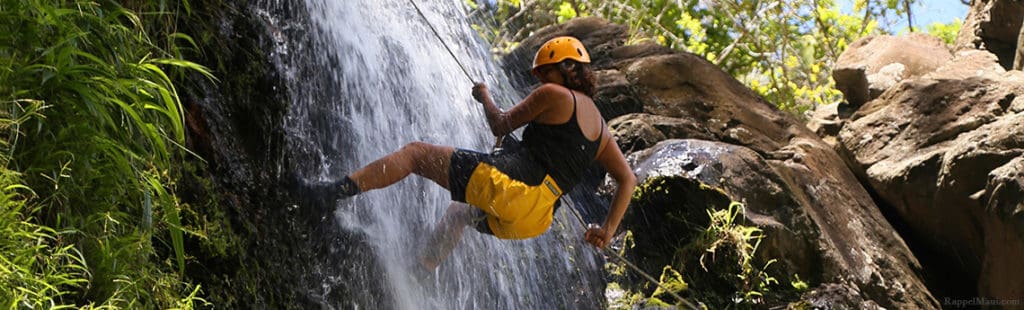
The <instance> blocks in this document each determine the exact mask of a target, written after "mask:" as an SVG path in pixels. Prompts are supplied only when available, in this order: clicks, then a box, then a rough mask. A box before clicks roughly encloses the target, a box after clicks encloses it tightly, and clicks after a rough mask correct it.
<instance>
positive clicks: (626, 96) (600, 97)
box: [594, 69, 643, 121]
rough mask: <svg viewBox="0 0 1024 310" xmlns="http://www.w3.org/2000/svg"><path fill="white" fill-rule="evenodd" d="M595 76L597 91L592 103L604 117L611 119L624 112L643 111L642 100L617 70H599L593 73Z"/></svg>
mask: <svg viewBox="0 0 1024 310" xmlns="http://www.w3.org/2000/svg"><path fill="white" fill-rule="evenodd" d="M594 75H595V77H596V78H597V85H598V86H597V87H598V88H597V91H596V93H595V94H594V104H595V105H597V108H598V109H599V110H601V116H603V117H604V119H605V120H606V121H607V120H611V119H613V118H616V117H619V116H621V115H624V114H629V113H637V112H640V111H643V102H641V101H640V100H639V98H638V97H639V96H638V94H637V93H636V90H635V89H633V85H632V84H630V83H629V81H628V80H626V76H625V75H624V74H622V72H619V70H614V69H611V70H600V71H597V72H595V73H594Z"/></svg>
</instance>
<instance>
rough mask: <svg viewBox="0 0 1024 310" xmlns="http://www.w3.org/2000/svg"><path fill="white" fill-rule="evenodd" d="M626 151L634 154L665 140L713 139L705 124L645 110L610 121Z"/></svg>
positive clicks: (614, 133)
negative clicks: (649, 112) (647, 112)
mask: <svg viewBox="0 0 1024 310" xmlns="http://www.w3.org/2000/svg"><path fill="white" fill-rule="evenodd" d="M608 127H610V128H611V132H612V134H613V135H614V136H615V139H616V140H617V141H618V142H619V147H620V148H622V151H623V152H626V153H632V152H636V151H640V150H643V149H645V148H649V147H652V146H654V144H656V143H658V142H659V141H662V140H666V139H684V138H691V139H711V137H712V136H713V135H712V134H711V133H710V132H708V131H707V130H706V129H705V128H704V127H703V124H701V123H697V122H692V121H690V120H688V119H683V118H674V117H667V116H661V115H653V114H646V113H635V114H627V115H623V116H620V117H617V118H615V119H613V120H611V121H610V122H608Z"/></svg>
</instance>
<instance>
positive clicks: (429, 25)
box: [409, 0, 476, 83]
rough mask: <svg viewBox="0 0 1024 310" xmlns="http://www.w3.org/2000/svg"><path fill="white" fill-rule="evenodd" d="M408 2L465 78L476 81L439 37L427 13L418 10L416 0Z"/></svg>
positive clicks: (472, 81)
mask: <svg viewBox="0 0 1024 310" xmlns="http://www.w3.org/2000/svg"><path fill="white" fill-rule="evenodd" d="M409 3H412V7H413V8H416V13H419V14H420V17H422V18H423V22H425V23H426V24H427V27H428V28H430V31H431V32H433V33H434V36H435V37H437V40H438V41H440V42H441V45H443V46H444V49H445V50H447V51H448V55H452V59H454V60H455V63H456V64H458V65H459V69H462V73H463V74H465V75H466V78H467V79H469V82H470V83H476V81H474V80H473V77H472V76H470V75H469V71H466V67H464V66H463V65H462V62H461V61H459V57H458V56H455V53H454V52H452V49H451V48H449V47H448V43H445V42H444V39H443V38H441V34H440V33H438V32H437V29H435V28H434V25H433V24H431V23H430V20H429V19H427V15H426V14H423V11H422V10H420V7H419V6H418V5H416V1H415V0H409Z"/></svg>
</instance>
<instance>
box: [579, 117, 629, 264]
mask: <svg viewBox="0 0 1024 310" xmlns="http://www.w3.org/2000/svg"><path fill="white" fill-rule="evenodd" d="M605 137H606V139H607V140H606V142H605V143H607V146H605V148H604V150H602V151H601V153H600V154H598V155H597V161H598V162H599V163H601V166H602V167H604V168H605V170H608V174H609V175H611V176H612V179H615V182H616V183H618V188H617V189H616V190H615V195H614V196H613V197H612V206H611V210H609V211H608V217H607V218H605V220H604V224H603V225H601V227H597V228H590V229H587V232H586V235H585V237H584V238H585V239H586V240H587V242H589V243H590V244H592V245H594V246H596V247H599V248H603V247H605V246H607V245H608V243H609V242H611V239H612V237H613V236H615V231H617V230H618V229H619V223H621V222H622V217H623V215H625V214H626V208H628V207H629V201H630V200H631V199H633V190H634V189H635V188H636V176H635V175H634V174H633V169H632V168H630V167H629V163H628V162H627V161H626V156H625V155H623V154H622V150H620V149H619V145H618V144H616V143H615V139H614V138H612V137H611V136H610V134H609V133H608V132H607V131H606V132H605Z"/></svg>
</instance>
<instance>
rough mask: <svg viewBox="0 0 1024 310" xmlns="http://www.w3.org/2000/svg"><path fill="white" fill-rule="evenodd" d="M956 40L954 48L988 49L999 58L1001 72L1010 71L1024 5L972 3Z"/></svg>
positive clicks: (1001, 0)
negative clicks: (1002, 69) (1002, 70)
mask: <svg viewBox="0 0 1024 310" xmlns="http://www.w3.org/2000/svg"><path fill="white" fill-rule="evenodd" d="M971 2H972V4H971V10H970V11H968V12H967V18H966V19H965V20H964V24H963V26H961V27H960V33H959V34H958V35H957V38H956V44H955V46H956V49H958V50H962V49H980V50H988V51H990V52H992V53H993V54H995V55H996V56H998V57H999V64H1000V65H1002V66H1003V68H1004V69H1007V70H1010V69H1012V68H1013V61H1014V58H1015V55H1016V52H1017V47H1018V45H1019V44H1018V42H1017V39H1018V37H1020V28H1021V22H1022V18H1021V16H1024V2H1021V1H1017V0H974V1H971Z"/></svg>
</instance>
